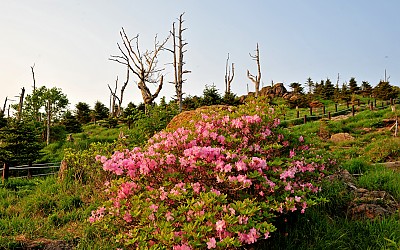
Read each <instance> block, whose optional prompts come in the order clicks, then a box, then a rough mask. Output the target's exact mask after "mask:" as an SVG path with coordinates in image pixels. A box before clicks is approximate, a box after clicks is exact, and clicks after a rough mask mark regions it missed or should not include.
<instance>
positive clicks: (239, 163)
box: [235, 161, 247, 171]
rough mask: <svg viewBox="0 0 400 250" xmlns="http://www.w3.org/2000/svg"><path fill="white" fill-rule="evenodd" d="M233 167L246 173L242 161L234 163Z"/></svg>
mask: <svg viewBox="0 0 400 250" xmlns="http://www.w3.org/2000/svg"><path fill="white" fill-rule="evenodd" d="M235 166H236V169H237V170H238V171H246V170H247V167H246V163H244V162H243V161H238V162H236V163H235Z"/></svg>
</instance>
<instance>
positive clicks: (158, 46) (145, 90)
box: [110, 28, 170, 111]
mask: <svg viewBox="0 0 400 250" xmlns="http://www.w3.org/2000/svg"><path fill="white" fill-rule="evenodd" d="M120 36H121V39H122V44H123V46H121V45H120V44H119V43H117V46H118V49H119V51H120V52H121V55H119V56H111V57H110V60H111V61H115V62H118V63H121V64H124V65H126V66H127V67H128V68H129V70H130V71H131V72H132V73H133V74H135V75H136V76H137V77H138V79H139V80H138V81H137V83H136V84H137V86H138V88H139V89H140V91H141V93H142V98H143V102H144V104H145V106H146V111H147V109H148V106H149V105H150V104H152V103H153V101H154V99H156V98H157V96H158V94H159V93H160V91H161V89H162V86H163V80H164V76H163V75H162V74H161V72H162V71H163V70H164V69H160V68H157V63H158V58H157V56H158V54H159V53H160V51H161V50H162V49H163V48H164V46H165V44H166V43H167V41H168V39H169V37H170V36H168V37H167V38H166V39H165V40H164V41H163V42H162V43H160V42H158V40H157V36H155V39H154V48H153V50H146V51H145V52H141V50H140V48H139V35H136V36H135V37H134V38H132V39H130V38H128V36H127V35H126V33H125V30H124V28H122V31H120ZM156 83H158V87H157V89H156V91H155V92H154V94H152V93H151V91H150V89H149V87H148V85H149V84H156Z"/></svg>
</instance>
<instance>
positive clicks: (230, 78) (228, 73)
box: [225, 53, 235, 94]
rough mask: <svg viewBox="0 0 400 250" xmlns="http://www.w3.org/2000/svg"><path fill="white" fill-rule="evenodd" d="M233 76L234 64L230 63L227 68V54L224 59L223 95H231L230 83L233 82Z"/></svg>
mask: <svg viewBox="0 0 400 250" xmlns="http://www.w3.org/2000/svg"><path fill="white" fill-rule="evenodd" d="M231 72H232V75H231ZM234 76H235V64H234V63H232V66H231V67H229V53H228V58H227V59H226V65H225V94H230V93H231V83H232V81H233V77H234Z"/></svg>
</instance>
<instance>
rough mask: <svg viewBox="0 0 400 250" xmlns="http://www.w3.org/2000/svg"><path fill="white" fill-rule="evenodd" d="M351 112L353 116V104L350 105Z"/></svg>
mask: <svg viewBox="0 0 400 250" xmlns="http://www.w3.org/2000/svg"><path fill="white" fill-rule="evenodd" d="M351 113H352V116H354V105H351Z"/></svg>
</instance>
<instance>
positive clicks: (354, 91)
mask: <svg viewBox="0 0 400 250" xmlns="http://www.w3.org/2000/svg"><path fill="white" fill-rule="evenodd" d="M349 87H350V92H351V93H352V94H358V91H359V90H360V88H359V87H358V86H357V81H356V79H355V78H354V77H352V78H350V81H349Z"/></svg>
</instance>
